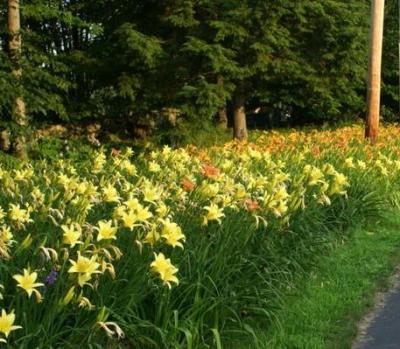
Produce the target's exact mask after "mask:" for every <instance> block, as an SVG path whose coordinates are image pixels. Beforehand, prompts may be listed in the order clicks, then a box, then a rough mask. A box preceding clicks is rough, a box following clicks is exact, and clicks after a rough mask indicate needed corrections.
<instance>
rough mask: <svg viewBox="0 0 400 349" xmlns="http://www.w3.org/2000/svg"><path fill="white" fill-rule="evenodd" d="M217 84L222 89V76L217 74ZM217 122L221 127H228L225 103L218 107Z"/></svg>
mask: <svg viewBox="0 0 400 349" xmlns="http://www.w3.org/2000/svg"><path fill="white" fill-rule="evenodd" d="M217 84H218V86H219V87H220V88H221V89H223V88H224V78H223V77H222V76H221V75H219V76H218V78H217ZM218 124H219V125H220V126H221V127H222V128H225V129H226V128H228V114H227V112H226V103H225V104H224V105H223V106H221V107H220V108H219V109H218Z"/></svg>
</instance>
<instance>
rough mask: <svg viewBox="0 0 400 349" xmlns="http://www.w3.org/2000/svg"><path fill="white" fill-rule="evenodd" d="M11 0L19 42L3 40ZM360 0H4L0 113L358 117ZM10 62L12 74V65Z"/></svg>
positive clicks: (387, 85) (392, 103) (390, 106)
mask: <svg viewBox="0 0 400 349" xmlns="http://www.w3.org/2000/svg"><path fill="white" fill-rule="evenodd" d="M10 1H16V2H18V3H19V5H20V11H21V31H20V34H21V38H22V50H21V52H20V55H19V54H18V57H17V59H16V58H15V52H14V56H13V54H12V52H11V49H10V37H11V36H12V35H13V33H10V28H9V23H8V21H7V14H8V12H9V11H8V6H9V5H10ZM386 12H387V13H386V25H385V39H384V62H383V64H384V67H383V98H382V102H383V116H384V117H386V118H387V119H390V120H393V119H396V118H398V117H399V102H400V101H399V90H398V89H399V86H398V84H399V71H398V48H397V41H398V5H397V1H396V0H388V1H387V6H386ZM369 19H370V2H369V1H365V0H324V1H307V0H298V1H283V0H274V1H266V0H135V1H129V0H113V1H109V0H108V1H106V0H90V1H89V0H46V1H45V0H19V1H17V0H7V1H6V0H2V2H1V7H0V118H1V120H3V121H7V120H11V119H12V117H13V114H14V118H15V113H18V110H16V109H18V108H16V105H15V103H16V100H18V98H20V99H22V100H23V101H24V104H25V109H26V116H27V118H28V121H29V122H31V123H32V122H37V123H43V122H44V121H50V122H53V121H56V122H60V121H66V122H71V121H74V122H77V123H79V122H85V121H88V120H90V121H92V120H100V121H104V122H105V121H108V122H110V121H111V123H114V124H117V125H122V126H121V127H132V128H134V127H136V126H138V125H140V126H145V127H150V126H151V127H155V126H154V125H159V124H160V123H161V122H162V121H163V120H164V119H165V116H167V117H169V119H170V122H171V123H172V124H174V123H175V118H176V117H177V115H178V116H179V120H186V121H188V122H190V124H194V123H201V122H203V121H207V120H212V119H216V120H219V122H220V123H221V125H222V126H223V127H227V125H228V122H229V124H232V125H233V126H234V135H235V137H237V138H246V136H247V129H246V120H245V116H246V113H249V112H253V113H254V112H258V113H259V114H261V115H263V117H264V118H265V117H266V115H269V116H271V115H272V113H275V115H276V116H277V118H278V119H279V118H282V117H290V120H291V123H292V124H304V123H307V122H314V123H315V122H321V121H326V120H329V121H335V120H340V119H343V118H355V117H359V116H363V115H364V112H365V95H366V87H365V79H366V71H367V66H368V62H367V60H368V54H367V52H368V33H369ZM16 72H19V73H18V74H16Z"/></svg>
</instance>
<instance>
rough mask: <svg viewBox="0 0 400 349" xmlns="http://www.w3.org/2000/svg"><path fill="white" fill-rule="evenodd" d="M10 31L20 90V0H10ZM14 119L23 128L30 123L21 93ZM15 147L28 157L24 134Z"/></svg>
mask: <svg viewBox="0 0 400 349" xmlns="http://www.w3.org/2000/svg"><path fill="white" fill-rule="evenodd" d="M8 33H9V39H8V52H9V57H10V60H11V62H12V65H13V70H12V74H13V75H14V77H15V84H16V86H17V90H18V89H19V85H20V80H21V76H22V68H21V20H20V0H8ZM12 119H13V121H14V122H15V123H16V124H17V125H19V126H20V127H21V129H22V128H23V127H24V126H26V125H27V124H28V120H27V116H26V109H25V102H24V99H23V98H22V96H21V95H17V97H16V98H15V103H14V106H13V110H12ZM14 148H15V149H14V150H15V153H16V155H17V156H19V157H21V158H25V157H26V144H25V137H24V136H23V135H19V136H17V137H16V139H15V147H14Z"/></svg>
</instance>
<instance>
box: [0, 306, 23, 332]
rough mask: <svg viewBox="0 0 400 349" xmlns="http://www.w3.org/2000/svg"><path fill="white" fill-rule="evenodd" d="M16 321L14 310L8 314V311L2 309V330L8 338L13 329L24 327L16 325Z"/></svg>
mask: <svg viewBox="0 0 400 349" xmlns="http://www.w3.org/2000/svg"><path fill="white" fill-rule="evenodd" d="M14 321H15V314H14V311H12V312H11V313H10V314H7V312H6V311H5V310H4V309H1V316H0V332H1V333H3V334H4V335H5V336H6V338H7V337H8V335H9V334H10V332H11V331H15V330H18V329H20V328H22V327H21V326H16V325H14Z"/></svg>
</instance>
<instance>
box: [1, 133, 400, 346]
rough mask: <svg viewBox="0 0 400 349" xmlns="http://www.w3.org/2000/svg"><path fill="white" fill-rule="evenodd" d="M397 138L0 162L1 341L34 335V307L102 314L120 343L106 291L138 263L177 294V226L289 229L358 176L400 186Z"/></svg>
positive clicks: (182, 242)
mask: <svg viewBox="0 0 400 349" xmlns="http://www.w3.org/2000/svg"><path fill="white" fill-rule="evenodd" d="M399 131H400V129H399V128H398V127H395V126H393V127H388V128H384V129H383V131H382V136H381V139H382V143H378V144H377V145H375V146H370V145H367V144H364V143H363V142H364V141H363V140H362V129H361V128H358V127H353V128H344V129H339V130H337V131H323V132H308V133H306V132H297V131H293V132H286V133H277V132H272V133H271V132H270V133H263V134H260V135H259V136H258V138H257V139H256V140H255V141H254V142H253V143H246V144H243V143H236V142H232V143H228V144H226V145H224V146H222V147H211V148H209V149H197V148H195V147H192V146H191V147H187V148H181V149H171V148H169V147H167V146H166V147H164V148H163V149H161V150H155V151H152V152H150V153H148V154H141V155H139V156H136V155H135V154H134V153H133V151H132V150H131V149H129V148H127V149H125V150H124V151H122V152H115V151H114V152H112V153H109V152H105V151H99V152H97V153H96V154H94V156H93V159H92V162H91V164H90V166H86V165H85V166H80V164H79V163H73V162H71V161H68V160H59V161H58V162H56V163H54V164H50V163H47V162H36V163H21V164H19V165H18V166H17V167H16V168H6V166H1V165H0V256H1V259H2V268H1V272H0V277H1V279H0V283H1V284H2V300H1V301H0V309H1V311H2V312H1V316H0V333H2V334H3V337H2V340H3V341H5V340H7V337H8V336H9V334H10V333H13V338H18V337H19V336H22V333H24V335H25V336H26V335H29V333H27V332H29V329H28V328H27V326H28V327H29V326H32V325H27V324H28V323H29V321H28V320H23V318H24V317H26V311H27V309H30V311H33V313H34V314H35V316H36V319H39V320H40V319H42V318H44V317H46V315H45V314H46V312H52V313H54V321H57V314H59V313H60V312H62V311H63V310H62V309H63V308H64V307H66V306H67V305H68V306H70V307H74V308H76V311H81V312H83V311H87V312H95V313H96V314H98V315H97V317H96V316H95V317H94V318H92V317H90V316H89V318H90V319H91V320H90V321H93V326H94V327H93V328H96V326H97V327H98V328H103V329H104V330H105V333H106V334H107V335H111V336H117V337H123V335H124V331H123V328H122V329H121V327H120V326H119V324H118V321H117V320H116V321H115V322H106V321H105V320H106V318H107V317H108V316H109V314H105V313H106V312H105V311H104V306H105V305H104V304H103V303H102V297H101V296H99V294H100V295H101V294H102V292H104V293H107V294H110V292H113V291H112V290H115V289H114V288H112V287H111V286H110V288H108V287H109V286H107V285H111V284H113V283H116V284H117V283H119V284H122V283H129V282H132V283H134V282H137V281H136V280H130V279H129V275H130V273H131V272H132V271H133V269H135V263H137V264H138V265H139V264H140V265H146V266H147V269H140V272H141V273H142V274H143V275H144V276H143V279H142V282H144V284H146V287H153V288H160V287H165V288H166V289H167V290H169V289H171V290H172V291H173V290H174V288H176V287H178V288H179V287H180V283H181V282H184V280H185V275H184V274H181V273H180V270H179V269H180V268H179V265H178V264H177V263H176V262H175V260H174V256H177V254H178V253H184V252H183V251H184V250H185V249H186V248H187V246H186V243H187V242H189V241H190V240H191V239H192V236H191V235H190V234H188V233H187V232H186V231H185V229H184V227H183V226H182V224H181V223H180V222H183V221H185V219H186V223H185V224H188V223H187V221H190V226H191V227H194V228H193V229H194V230H197V231H198V234H205V233H207V231H208V229H211V228H212V227H215V226H219V227H221V228H223V227H224V226H225V225H227V224H229V222H230V218H229V217H232V215H235V214H237V213H240V214H242V215H246V216H247V217H248V218H249V220H246V222H253V223H247V224H252V227H253V228H252V229H253V230H255V231H256V230H257V229H261V230H262V231H268V229H269V227H270V226H271V225H272V226H274V227H275V228H274V229H277V227H278V228H279V227H282V229H283V228H284V227H290V225H291V222H292V219H294V218H292V217H294V216H295V215H298V214H299V213H301V212H303V211H306V210H307V209H308V207H309V206H310V205H311V206H312V205H314V206H315V205H320V206H321V208H325V207H329V206H330V205H331V204H332V201H333V200H346V198H347V197H348V195H349V194H348V191H349V190H350V189H351V188H352V185H353V183H354V180H355V179H356V178H357V177H360V176H368V177H369V178H371V180H372V178H376V179H377V180H381V181H386V182H387V183H392V182H395V181H396V180H397V178H398V177H399V173H400V156H399V154H400V148H399ZM249 231H250V229H249ZM249 233H250V232H249ZM132 251H136V252H135V254H133V252H132ZM179 251H181V252H179ZM187 253H190V251H188V252H187ZM130 268H133V269H130ZM146 280H147V281H146ZM149 285H150V286H149ZM117 289H118V288H117ZM32 295H34V297H31V296H32ZM115 297H118V295H117V294H115ZM36 308H37V309H38V310H32V309H36ZM24 314H25V315H24ZM110 316H111V315H110ZM28 317H29V315H28ZM116 318H118V317H116ZM114 320H115V319H114ZM38 322H40V321H38ZM14 331H15V332H14Z"/></svg>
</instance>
